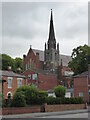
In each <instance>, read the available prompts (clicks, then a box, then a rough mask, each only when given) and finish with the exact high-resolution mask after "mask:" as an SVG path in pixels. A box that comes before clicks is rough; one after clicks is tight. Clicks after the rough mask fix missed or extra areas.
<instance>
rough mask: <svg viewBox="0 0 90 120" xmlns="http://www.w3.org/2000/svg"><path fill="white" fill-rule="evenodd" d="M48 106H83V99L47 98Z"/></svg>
mask: <svg viewBox="0 0 90 120" xmlns="http://www.w3.org/2000/svg"><path fill="white" fill-rule="evenodd" d="M46 103H47V104H52V105H53V104H82V103H83V100H82V98H80V97H79V98H59V97H57V98H54V97H51V96H50V97H47V98H46Z"/></svg>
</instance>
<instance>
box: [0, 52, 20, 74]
mask: <svg viewBox="0 0 90 120" xmlns="http://www.w3.org/2000/svg"><path fill="white" fill-rule="evenodd" d="M8 66H11V67H12V70H13V71H14V72H17V69H18V68H21V71H22V59H21V58H19V57H16V58H15V59H13V58H12V57H10V56H9V55H7V54H0V69H1V68H2V70H8Z"/></svg>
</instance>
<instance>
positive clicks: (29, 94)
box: [16, 85, 38, 105]
mask: <svg viewBox="0 0 90 120" xmlns="http://www.w3.org/2000/svg"><path fill="white" fill-rule="evenodd" d="M16 92H22V93H23V95H25V100H26V103H27V104H28V105H30V104H36V103H37V96H38V90H37V88H36V87H35V86H34V85H32V86H21V87H19V88H18V89H17V91H16Z"/></svg>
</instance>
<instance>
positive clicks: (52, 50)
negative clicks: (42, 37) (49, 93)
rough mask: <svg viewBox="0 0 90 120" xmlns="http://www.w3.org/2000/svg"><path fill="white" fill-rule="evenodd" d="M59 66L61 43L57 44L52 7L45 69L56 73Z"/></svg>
mask: <svg viewBox="0 0 90 120" xmlns="http://www.w3.org/2000/svg"><path fill="white" fill-rule="evenodd" d="M56 46H57V47H56ZM58 66H59V43H57V45H56V39H55V33H54V25H53V13H52V9H51V17H50V27H49V38H48V41H47V44H46V43H45V50H44V70H48V71H50V72H55V73H56V72H57V69H58Z"/></svg>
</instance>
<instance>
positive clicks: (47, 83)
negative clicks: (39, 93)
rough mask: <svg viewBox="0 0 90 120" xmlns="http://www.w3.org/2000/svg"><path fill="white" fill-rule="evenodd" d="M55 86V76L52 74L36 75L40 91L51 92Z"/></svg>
mask: <svg viewBox="0 0 90 120" xmlns="http://www.w3.org/2000/svg"><path fill="white" fill-rule="evenodd" d="M55 86H57V76H56V75H53V74H38V88H39V89H40V90H52V89H53V88H54V87H55Z"/></svg>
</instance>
